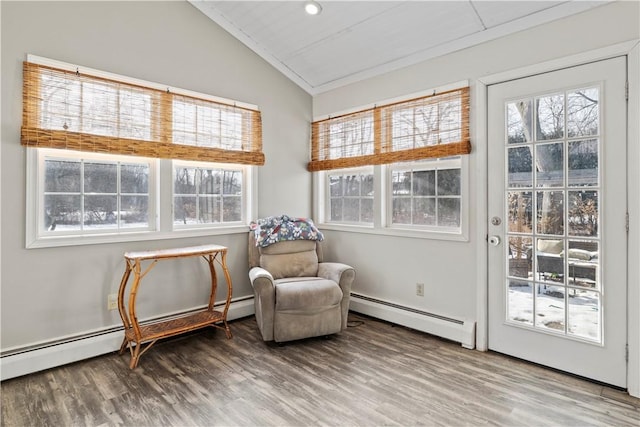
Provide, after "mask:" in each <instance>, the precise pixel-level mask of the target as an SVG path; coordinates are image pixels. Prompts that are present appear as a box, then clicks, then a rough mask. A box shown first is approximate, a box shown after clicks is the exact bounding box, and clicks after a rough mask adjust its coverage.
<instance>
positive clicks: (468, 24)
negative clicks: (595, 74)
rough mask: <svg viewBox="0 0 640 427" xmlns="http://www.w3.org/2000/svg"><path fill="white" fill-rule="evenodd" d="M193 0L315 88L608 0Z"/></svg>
mask: <svg viewBox="0 0 640 427" xmlns="http://www.w3.org/2000/svg"><path fill="white" fill-rule="evenodd" d="M188 1H189V2H190V3H191V4H193V5H194V6H195V7H196V8H198V9H199V10H200V11H202V12H203V13H204V14H205V15H207V16H208V17H209V18H211V20H213V21H214V22H216V23H217V24H218V25H220V26H221V27H222V28H224V29H225V30H227V31H228V32H229V33H230V34H231V35H233V36H234V37H236V38H238V39H239V40H240V41H241V42H243V43H244V44H245V45H247V46H248V47H249V48H250V49H252V50H253V51H255V52H256V53H257V54H258V55H260V56H262V57H263V58H264V59H265V60H266V61H268V62H269V63H270V64H271V65H273V66H274V67H276V68H277V69H278V70H280V71H281V72H282V73H284V74H285V75H286V76H287V77H289V78H290V79H291V80H293V81H294V82H296V83H297V84H298V85H299V86H300V87H302V88H303V89H304V90H306V91H307V92H309V93H310V94H312V95H314V94H318V93H321V92H324V91H327V90H331V89H334V88H337V87H340V86H343V85H346V84H349V83H353V82H356V81H358V80H362V79H365V78H369V77H372V76H375V75H378V74H382V73H384V72H388V71H392V70H395V69H398V68H401V67H405V66H408V65H411V64H415V63H417V62H420V61H424V60H427V59H430V58H434V57H436V56H440V55H444V54H447V53H450V52H453V51H456V50H460V49H464V48H466V47H469V46H473V45H476V44H479V43H482V42H485V41H488V40H492V39H495V38H498V37H502V36H505V35H508V34H510V33H514V32H517V31H521V30H524V29H526V28H530V27H533V26H535V25H540V24H543V23H545V22H549V21H553V20H556V19H560V18H563V17H565V16H569V15H572V14H575V13H580V12H583V11H585V10H587V9H590V8H593V7H596V6H599V5H602V4H604V3H606V1H582V0H571V1H484V0H482V1H478V0H466V1H328V0H324V1H323V0H318V1H319V3H320V4H321V5H322V8H323V10H322V13H320V14H319V15H316V16H310V15H307V14H306V13H305V11H304V3H305V2H304V1H294V0H292V1H202V0H188Z"/></svg>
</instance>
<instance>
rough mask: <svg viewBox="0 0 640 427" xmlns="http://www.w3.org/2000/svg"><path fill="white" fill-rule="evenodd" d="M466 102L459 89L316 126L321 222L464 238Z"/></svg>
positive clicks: (330, 225) (313, 165) (467, 148)
mask: <svg viewBox="0 0 640 427" xmlns="http://www.w3.org/2000/svg"><path fill="white" fill-rule="evenodd" d="M468 94H469V90H468V87H459V86H458V87H457V88H454V89H446V90H443V91H441V92H440V93H434V94H431V95H428V96H423V97H413V98H411V99H408V100H406V101H396V102H392V103H388V104H385V103H382V105H381V106H374V107H372V108H367V109H362V110H360V111H357V112H353V113H348V114H344V115H339V116H336V117H329V118H327V119H324V120H318V121H315V122H314V123H313V124H312V150H311V153H312V154H311V162H310V163H309V166H308V169H309V170H310V171H312V172H316V178H317V179H316V182H317V185H316V186H315V188H316V191H315V198H316V205H317V206H319V209H318V210H317V212H316V213H315V216H316V217H317V218H318V219H317V222H319V223H320V224H322V226H323V227H325V228H336V229H343V228H344V227H354V226H356V228H357V229H358V230H360V231H363V230H364V231H367V230H369V231H370V232H381V233H384V234H401V235H416V236H423V237H431V236H437V237H438V238H453V239H460V238H462V239H464V238H466V218H467V213H466V211H465V209H466V206H467V198H468V192H467V187H468V185H467V170H466V165H467V159H466V156H465V155H466V154H468V153H469V152H470V150H471V144H470V140H469V95H468Z"/></svg>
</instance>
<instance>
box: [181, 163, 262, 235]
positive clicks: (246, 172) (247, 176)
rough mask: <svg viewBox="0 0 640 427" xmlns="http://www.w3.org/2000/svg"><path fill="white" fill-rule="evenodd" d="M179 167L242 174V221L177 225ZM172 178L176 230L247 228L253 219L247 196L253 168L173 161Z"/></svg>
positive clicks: (226, 164) (225, 164)
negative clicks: (175, 191)
mask: <svg viewBox="0 0 640 427" xmlns="http://www.w3.org/2000/svg"><path fill="white" fill-rule="evenodd" d="M177 167H188V168H196V169H222V170H225V171H237V172H241V173H242V202H241V203H242V207H241V215H242V218H241V219H240V221H225V222H215V223H200V224H176V223H175V218H174V214H175V194H174V190H175V186H174V185H173V183H174V182H175V170H176V168H177ZM171 169H172V170H171V177H172V181H171V182H172V185H171V193H172V194H171V206H172V209H171V222H172V225H173V227H172V228H173V229H174V230H189V229H207V230H211V229H223V228H228V227H233V226H246V225H247V224H248V222H249V221H250V218H252V217H253V215H251V212H249V211H248V209H247V205H249V204H250V203H249V200H247V199H248V197H247V195H248V194H250V193H251V192H250V190H249V188H250V187H251V183H250V182H248V180H249V181H250V180H251V170H252V168H251V167H250V166H247V165H239V164H230V163H208V162H193V161H186V160H173V164H172V168H171Z"/></svg>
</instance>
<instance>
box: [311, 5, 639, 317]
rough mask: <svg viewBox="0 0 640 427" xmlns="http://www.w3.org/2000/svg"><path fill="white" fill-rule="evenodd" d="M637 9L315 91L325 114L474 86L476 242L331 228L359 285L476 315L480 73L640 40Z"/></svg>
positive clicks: (584, 17)
mask: <svg viewBox="0 0 640 427" xmlns="http://www.w3.org/2000/svg"><path fill="white" fill-rule="evenodd" d="M638 15H639V3H638V2H615V3H612V4H608V5H605V6H600V7H597V8H595V9H592V10H590V11H587V12H584V13H581V14H578V15H575V16H572V17H568V18H565V19H561V20H558V21H555V22H551V23H548V24H545V25H541V26H537V27H534V28H531V29H529V30H525V31H521V32H518V33H515V34H513V35H510V36H508V37H503V38H500V39H496V40H494V41H490V42H486V43H483V44H480V45H477V46H475V47H472V48H468V49H464V50H460V51H458V52H455V53H452V54H449V55H446V56H442V57H439V58H435V59H432V60H429V61H425V62H421V63H419V64H416V65H413V66H409V67H406V68H403V69H400V70H398V71H395V72H389V73H386V74H383V75H380V76H377V77H373V78H370V79H367V80H363V81H360V82H357V83H353V84H351V85H348V86H345V87H341V88H338V89H335V90H332V91H328V92H325V93H322V94H319V95H316V96H314V98H313V114H314V116H315V117H322V116H326V115H328V114H331V113H335V112H337V111H345V110H349V109H352V108H355V107H359V106H363V105H368V104H374V103H376V102H380V101H381V100H385V99H390V98H395V97H399V96H403V95H408V94H411V93H415V92H419V91H424V90H427V89H430V88H435V87H438V86H442V85H446V84H449V83H454V82H457V81H461V80H469V82H470V85H471V88H472V92H471V93H472V99H471V113H470V115H471V143H472V146H473V148H472V153H471V154H470V155H469V171H470V174H469V180H470V182H469V185H470V191H471V194H470V207H469V214H470V218H469V219H470V222H469V237H470V240H469V242H446V241H441V240H426V239H415V238H404V237H389V236H379V235H370V234H358V233H347V232H342V231H331V232H328V233H327V234H328V235H329V239H330V240H331V242H332V243H333V244H332V246H331V247H332V248H333V249H332V250H331V251H330V252H329V254H330V255H331V256H332V257H334V258H337V259H340V260H342V261H344V262H346V263H349V264H351V265H353V266H354V267H355V269H356V271H357V272H358V274H357V279H356V283H355V284H354V287H353V291H354V292H357V293H361V294H364V295H369V296H372V297H375V298H380V299H383V300H387V301H391V302H395V303H399V304H402V305H407V306H410V307H416V308H419V309H422V310H426V311H429V312H433V313H438V314H443V315H447V316H458V317H463V318H468V319H476V318H477V304H478V292H477V289H478V283H479V281H482V280H484V279H483V278H482V277H480V275H481V274H483V272H482V269H481V268H478V264H479V262H480V263H482V262H486V260H483V259H480V260H479V259H478V258H479V257H478V252H479V251H480V250H481V249H482V248H483V247H484V246H485V242H484V240H483V239H479V237H478V236H479V235H482V236H484V230H486V226H485V224H483V223H481V224H479V223H478V212H483V211H484V209H485V208H484V207H483V206H484V199H485V198H486V194H485V193H486V191H485V190H484V189H483V188H482V183H478V180H479V178H480V177H481V176H482V174H481V171H483V170H485V169H486V164H485V161H484V159H483V158H481V157H479V155H478V153H483V152H486V147H482V146H479V145H478V143H479V140H480V138H479V137H480V135H479V134H478V132H477V129H476V125H477V124H478V122H477V115H478V114H479V113H484V111H483V109H484V107H485V106H484V105H479V104H476V103H475V102H476V100H475V99H474V98H473V95H474V87H475V85H476V82H477V80H478V79H480V78H482V77H484V76H488V75H491V74H496V73H501V72H506V71H509V70H513V69H516V68H520V67H525V66H530V65H534V64H539V63H542V62H545V61H550V60H553V59H557V58H563V57H566V56H569V55H574V54H578V53H581V52H586V51H589V50H595V49H598V48H603V47H606V46H610V45H613V44H616V43H621V42H625V41H628V40H634V39H638V38H639V37H640V29H639V28H638ZM639 186H640V183H638V182H635V183H630V184H629V188H630V189H633V188H636V189H637V188H639ZM479 189H482V191H478V190H479ZM417 282H420V283H424V284H425V296H424V297H418V296H416V295H415V285H416V283H417ZM480 304H482V302H480ZM637 326H638V325H635V326H634V327H636V328H637Z"/></svg>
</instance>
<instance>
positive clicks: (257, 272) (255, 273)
mask: <svg viewBox="0 0 640 427" xmlns="http://www.w3.org/2000/svg"><path fill="white" fill-rule="evenodd" d="M262 277H264V278H266V279H268V280H269V281H270V282H271V283H273V276H272V275H271V273H269V272H268V271H267V270H265V269H264V268H262V267H253V268H252V269H251V270H249V280H251V284H252V285H253V283H254V282H255V281H256V279H259V278H262Z"/></svg>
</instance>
